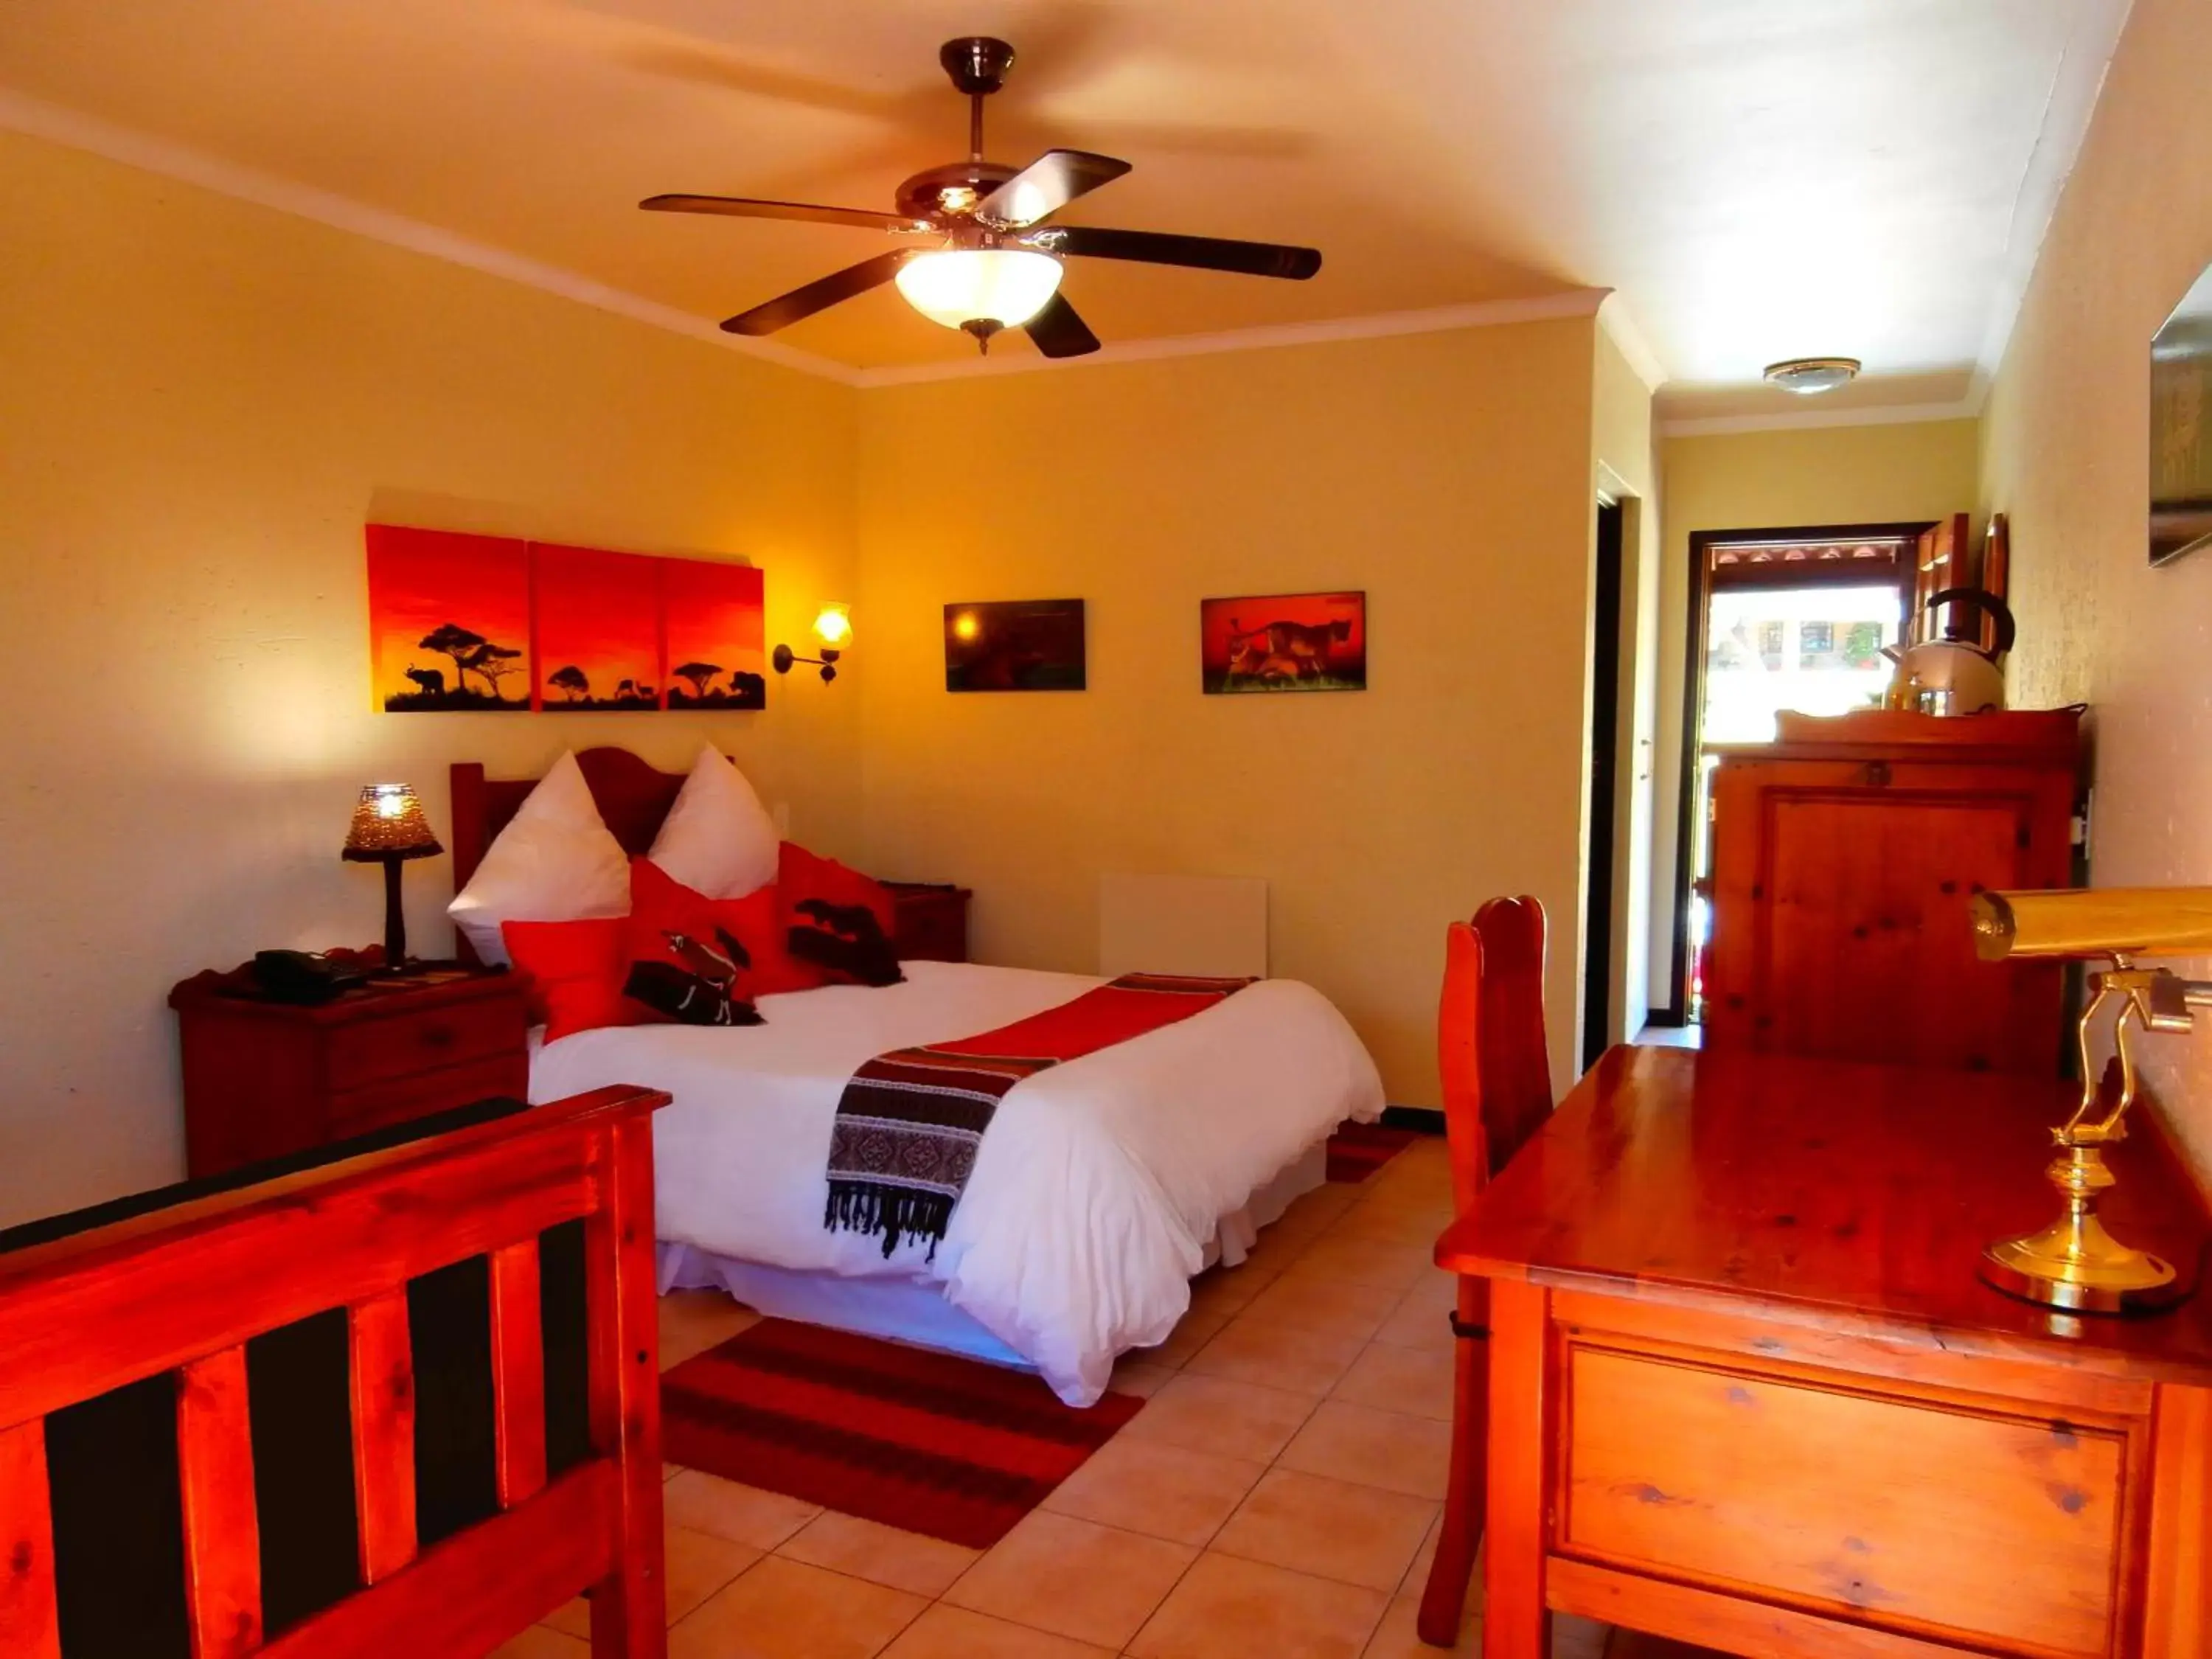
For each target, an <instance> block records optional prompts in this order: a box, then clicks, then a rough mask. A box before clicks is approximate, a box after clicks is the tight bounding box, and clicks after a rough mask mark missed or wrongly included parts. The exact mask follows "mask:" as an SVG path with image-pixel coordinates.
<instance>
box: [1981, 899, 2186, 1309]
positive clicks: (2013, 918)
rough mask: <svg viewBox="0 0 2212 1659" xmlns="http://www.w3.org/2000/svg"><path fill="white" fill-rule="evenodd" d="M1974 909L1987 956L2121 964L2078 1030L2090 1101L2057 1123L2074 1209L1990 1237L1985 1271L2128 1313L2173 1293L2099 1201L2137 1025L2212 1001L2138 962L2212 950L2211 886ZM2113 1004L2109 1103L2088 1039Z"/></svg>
mask: <svg viewBox="0 0 2212 1659" xmlns="http://www.w3.org/2000/svg"><path fill="white" fill-rule="evenodd" d="M1972 915H1973V925H1974V945H1975V949H1976V951H1977V953H1978V955H1979V956H1980V957H1982V959H1983V960H1984V961H1985V962H1994V961H1997V960H1999V959H2001V958H2002V957H2088V958H2090V959H2093V960H2094V959H2098V958H2101V959H2103V960H2104V961H2106V962H2107V963H2110V964H2111V966H2110V967H2108V968H2106V969H2103V970H2102V971H2101V972H2098V973H2093V974H2091V975H2089V987H2090V993H2091V994H2090V998H2089V1006H2087V1008H2085V1009H2083V1010H2082V1011H2081V1023H2080V1024H2079V1025H2078V1026H2077V1027H2076V1028H2075V1048H2076V1054H2077V1057H2078V1059H2079V1060H2080V1064H2081V1104H2080V1105H2079V1106H2077V1107H2076V1108H2075V1110H2074V1115H2073V1116H2071V1117H2069V1118H2068V1119H2067V1120H2066V1121H2065V1122H2064V1123H2063V1125H2061V1126H2060V1127H2058V1128H2056V1129H2054V1130H2052V1131H2051V1139H2053V1140H2054V1141H2056V1142H2057V1145H2058V1147H2059V1153H2058V1157H2057V1159H2056V1160H2055V1161H2053V1163H2052V1164H2051V1167H2050V1169H2049V1170H2047V1171H2046V1172H2045V1173H2046V1174H2048V1176H2050V1179H2051V1185H2052V1186H2054V1187H2056V1188H2058V1191H2059V1193H2060V1194H2061V1195H2062V1196H2063V1198H2064V1199H2065V1200H2066V1209H2065V1212H2064V1213H2063V1215H2061V1216H2060V1217H2059V1218H2057V1220H2056V1221H2054V1222H2052V1223H2051V1225H2049V1226H2048V1227H2045V1229H2043V1231H2040V1232H2036V1233H2027V1234H2024V1235H2023V1236H2021V1237H2018V1238H2002V1239H1999V1240H1997V1241H1996V1243H1993V1244H1991V1245H1990V1247H1989V1249H1986V1250H1984V1252H1983V1253H1982V1255H1983V1260H1982V1277H1983V1278H1984V1279H1987V1280H1988V1281H1989V1282H1990V1284H1992V1285H1996V1287H1997V1288H1998V1289H1999V1290H2001V1291H2010V1292H2011V1293H2012V1294H2013V1295H2015V1296H2020V1297H2027V1299H2028V1300H2029V1301H2031V1302H2040V1303H2042V1304H2045V1305H2046V1306H2049V1307H2054V1308H2067V1309H2071V1310H2075V1311H2088V1312H2093V1313H2120V1312H2124V1311H2126V1310H2130V1309H2136V1308H2155V1307H2158V1306H2160V1305H2162V1304H2166V1303H2168V1302H2171V1301H2173V1300H2174V1299H2175V1297H2176V1296H2177V1294H2178V1291H2177V1290H2176V1281H2175V1274H2174V1271H2173V1268H2172V1265H2171V1264H2170V1263H2168V1262H2166V1261H2161V1260H2160V1258H2159V1257H2157V1256H2154V1255H2150V1254H2148V1252H2146V1251H2142V1250H2137V1249H2131V1248H2130V1247H2129V1246H2128V1245H2125V1244H2123V1243H2121V1242H2120V1241H2119V1240H2118V1239H2117V1238H2114V1237H2112V1234H2111V1233H2110V1232H2108V1231H2106V1227H2105V1224H2104V1223H2103V1222H2102V1221H2101V1220H2100V1219H2099V1218H2098V1216H2097V1200H2099V1199H2100V1197H2102V1196H2103V1195H2104V1194H2105V1193H2106V1191H2108V1190H2109V1189H2110V1188H2112V1186H2114V1185H2115V1184H2116V1182H2117V1177H2116V1176H2114V1175H2113V1174H2112V1170H2110V1169H2109V1168H2107V1167H2106V1164H2105V1148H2106V1146H2110V1145H2112V1142H2114V1141H2116V1140H2122V1139H2126V1137H2127V1126H2126V1124H2125V1123H2124V1122H2123V1121H2122V1120H2123V1119H2124V1117H2125V1116H2126V1115H2127V1111H2128V1108H2129V1107H2130V1106H2132V1105H2134V1104H2135V1102H2136V1085H2137V1082H2138V1076H2137V1073H2136V1051H2135V1040H2134V1036H2133V1033H2134V1032H2136V1031H2139V1030H2140V1031H2154V1032H2167V1031H2187V1030H2191V1028H2192V1027H2193V1026H2194V1025H2195V1024H2196V1019H2197V1010H2198V1009H2199V1008H2205V1007H2212V981H2201V980H2189V979H2183V978H2181V977H2180V976H2179V975H2176V974H2174V973H2173V972H2172V971H2171V970H2170V969H2165V968H2139V967H2137V966H2136V957H2189V956H2201V955H2203V954H2204V953H2205V952H2206V951H2212V888H2206V887H2176V888H2156V887H2103V888H2095V887H2093V888H2081V889H2075V890H2063V891H2057V892H2037V893H1983V894H1979V895H1978V896H1976V897H1975V899H1974V902H1973V906H1972ZM2114 1005H2117V1009H2116V1012H2114V1014H2113V1018H2112V1044H2113V1048H2114V1049H2115V1051H2116V1053H2117V1054H2118V1060H2119V1069H2120V1090H2119V1097H2118V1099H2117V1100H2114V1101H2112V1102H2110V1103H2107V1102H2106V1100H2105V1098H2104V1094H2103V1091H2102V1090H2101V1088H2100V1086H2099V1080H2098V1077H2097V1073H2096V1070H2095V1068H2094V1067H2093V1066H2091V1064H2090V1054H2089V1044H2090V1030H2091V1027H2092V1025H2093V1024H2094V1022H2095V1021H2096V1018H2097V1017H2098V1015H2100V1013H2102V1012H2105V1010H2106V1008H2108V1007H2112V1006H2114Z"/></svg>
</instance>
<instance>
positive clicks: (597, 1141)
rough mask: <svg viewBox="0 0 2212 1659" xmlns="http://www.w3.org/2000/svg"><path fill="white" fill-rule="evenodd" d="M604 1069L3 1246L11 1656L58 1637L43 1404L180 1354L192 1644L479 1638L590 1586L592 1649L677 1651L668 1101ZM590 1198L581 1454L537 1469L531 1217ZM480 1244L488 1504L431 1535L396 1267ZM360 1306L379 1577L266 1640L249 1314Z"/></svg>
mask: <svg viewBox="0 0 2212 1659" xmlns="http://www.w3.org/2000/svg"><path fill="white" fill-rule="evenodd" d="M667 1102H668V1097H667V1096H666V1095H665V1094H661V1093H659V1092H656V1091H651V1090H645V1089H632V1088H610V1089H600V1090H596V1091H592V1093H590V1094H586V1095H579V1096H577V1097H574V1098H573V1099H569V1100H565V1101H556V1102H554V1103H551V1104H550V1105H546V1106H541V1107H538V1108H535V1109H532V1110H530V1111H526V1112H521V1113H518V1114H514V1115H510V1116H506V1117H501V1118H498V1119H495V1120H493V1121H489V1122H485V1123H480V1124H477V1125H475V1126H472V1127H469V1128H465V1129H460V1130H457V1131H455V1132H453V1133H451V1134H448V1135H445V1136H441V1137H436V1138H434V1139H428V1140H422V1141H416V1142H412V1143H410V1144H408V1145H405V1146H398V1147H394V1148H392V1149H390V1150H388V1151H386V1152H374V1153H370V1154H368V1155H365V1156H363V1157H360V1158H350V1159H348V1160H345V1161H344V1162H342V1163H339V1164H331V1165H328V1166H326V1167H324V1168H321V1169H317V1170H308V1171H305V1172H303V1173H301V1174H299V1175H295V1176H287V1177H284V1178H283V1179H281V1180H276V1181H270V1182H263V1183H261V1184H260V1185H258V1186H255V1187H248V1188H242V1189H240V1190H239V1191H235V1192H231V1193H226V1194H220V1195H217V1196H215V1197H211V1198H207V1199H203V1200H198V1201H197V1202H195V1203H191V1204H185V1205H179V1206H173V1207H170V1208H167V1209H162V1210H155V1211H154V1212H149V1214H146V1215H142V1216H139V1217H137V1218H132V1219H131V1220H128V1221H123V1222H118V1223H116V1224H115V1225H112V1226H108V1227H103V1228H98V1229H95V1230H94V1231H89V1232H85V1233H81V1234H77V1235H75V1236H72V1237H67V1238H64V1239H60V1240H58V1241H55V1242H54V1243H48V1244H44V1245H39V1246H34V1247H33V1248H30V1249H23V1250H18V1251H15V1252H12V1253H10V1254H9V1255H5V1256H0V1654H5V1655H7V1656H8V1659H60V1652H61V1650H60V1634H59V1625H58V1616H59V1615H58V1608H57V1604H56V1597H55V1577H54V1565H53V1543H52V1537H53V1527H52V1504H51V1500H50V1498H49V1494H48V1491H47V1472H46V1451H45V1421H44V1419H45V1418H46V1415H47V1414H48V1413H52V1412H54V1411H56V1410H58V1409H60V1408H61V1407H64V1406H69V1405H73V1404H76V1402H78V1401H83V1400H88V1399H91V1398H93V1397H94V1396H97V1395H102V1394H105V1393H106V1392H108V1391H109V1390H110V1389H114V1388H116V1387H118V1386H120V1385H122V1384H124V1383H131V1382H135V1381H137V1380H138V1379H140V1378H142V1377H146V1376H154V1375H156V1374H158V1373H160V1372H163V1371H169V1370H174V1371H178V1372H179V1373H180V1376H179V1389H178V1406H177V1444H178V1459H179V1474H180V1477H181V1508H182V1521H183V1526H184V1535H185V1559H184V1566H185V1606H186V1613H187V1624H188V1627H189V1629H190V1632H191V1650H192V1653H193V1656H194V1659H247V1656H251V1655H254V1654H273V1655H279V1656H282V1659H339V1656H348V1659H351V1656H359V1659H371V1656H375V1659H384V1656H388V1655H391V1654H395V1653H404V1654H405V1655H406V1656H408V1659H475V1656H478V1655H481V1654H483V1653H484V1652H486V1651H487V1650H489V1649H491V1648H493V1647H495V1646H496V1645H497V1644H499V1643H500V1642H501V1641H502V1640H504V1639H505V1638H507V1637H509V1636H512V1635H513V1634H514V1633H515V1632H518V1631H520V1630H521V1629H522V1628H524V1627H525V1626H528V1625H531V1624H533V1623H535V1622H536V1621H538V1620H540V1619H543V1618H544V1617H545V1616H546V1614H548V1613H551V1612H552V1611H553V1610H554V1609H555V1608H556V1607H559V1606H560V1605H561V1604H562V1602H564V1601H567V1600H568V1598H569V1597H571V1596H573V1595H576V1594H577V1593H578V1592H580V1591H581V1590H584V1589H592V1590H593V1591H594V1595H593V1600H592V1651H593V1653H594V1654H595V1655H597V1656H599V1659H665V1654H666V1650H667V1638H666V1633H665V1622H664V1621H665V1592H664V1589H663V1574H662V1564H661V1492H660V1480H661V1466H660V1411H659V1340H658V1336H657V1327H656V1321H655V1312H654V1306H653V1124H652V1117H651V1114H652V1113H653V1112H654V1111H656V1110H657V1109H659V1108H660V1107H661V1106H664V1105H665V1104H666V1103H667ZM579 1216H580V1217H581V1218H583V1220H584V1232H585V1258H586V1260H585V1294H586V1306H587V1310H588V1311H587V1324H588V1331H587V1336H586V1340H587V1347H588V1360H589V1390H590V1396H589V1397H590V1402H591V1412H590V1415H591V1430H592V1455H591V1456H590V1458H589V1459H588V1460H587V1461H586V1462H584V1463H582V1464H580V1465H579V1466H578V1467H576V1468H573V1469H571V1470H569V1471H568V1473H566V1474H563V1475H562V1477H561V1478H560V1479H559V1480H556V1481H554V1482H553V1483H552V1484H551V1485H550V1486H548V1485H546V1484H545V1423H544V1353H543V1342H542V1339H541V1338H540V1336H539V1334H538V1323H537V1322H538V1276H539V1267H538V1235H539V1233H540V1232H541V1231H544V1229H545V1228H546V1227H549V1226H550V1225H554V1224H555V1223H556V1222H560V1221H563V1220H567V1219H569V1218H574V1217H579ZM476 1255H490V1256H491V1257H492V1259H493V1260H492V1281H493V1286H494V1289H493V1297H492V1310H493V1312H492V1319H493V1325H494V1329H493V1332H492V1346H493V1349H494V1354H495V1358H494V1378H493V1384H494V1398H495V1405H496V1410H497V1413H498V1448H499V1449H498V1467H499V1471H500V1501H501V1511H500V1513H499V1514H497V1515H495V1516H492V1517H491V1518H490V1519H489V1520H486V1521H483V1522H477V1524H476V1525H474V1526H471V1527H468V1528H464V1529H463V1530H462V1531H460V1532H459V1533H457V1534H453V1536H452V1537H450V1538H448V1539H447V1540H445V1541H443V1542H441V1544H439V1545H438V1546H436V1547H435V1548H434V1549H432V1550H431V1551H430V1552H429V1553H428V1554H426V1555H420V1556H418V1554H417V1541H416V1525H415V1486H416V1478H415V1445H414V1440H415V1435H414V1421H415V1400H414V1372H413V1364H412V1356H411V1353H410V1338H409V1330H408V1312H407V1282H408V1280H409V1279H412V1278H415V1277H416V1276H418V1275H420V1274H422V1273H426V1272H428V1271H430V1270H432V1269H434V1268H436V1267H444V1266H446V1265H447V1264H449V1263H452V1262H454V1261H463V1260H465V1259H467V1258H469V1257H472V1256H476ZM334 1307H343V1308H345V1309H346V1310H347V1330H348V1346H349V1359H350V1371H351V1394H352V1410H353V1444H354V1469H353V1473H354V1488H355V1494H356V1505H357V1509H356V1515H357V1519H358V1521H359V1524H360V1534H361V1564H360V1565H361V1577H362V1581H363V1584H364V1588H363V1589H360V1590H359V1591H357V1592H356V1593H355V1594H353V1595H349V1596H347V1597H345V1598H344V1599H343V1600H342V1601H338V1602H337V1603H336V1604H335V1605H333V1606H331V1607H326V1608H325V1609H324V1610H323V1611H322V1612H320V1613H316V1614H314V1615H313V1616H312V1617H310V1618H308V1619H307V1620H303V1621H301V1623H300V1624H299V1625H297V1626H294V1627H293V1628H292V1629H291V1630H290V1631H289V1632H286V1633H285V1634H284V1635H283V1637H282V1638H279V1639H278V1640H276V1642H274V1643H270V1644H268V1645H266V1646H264V1645H263V1643H262V1634H263V1632H262V1628H261V1622H262V1611H261V1582H260V1538H259V1530H258V1528H259V1522H258V1516H257V1513H256V1509H255V1499H254V1476H253V1449H252V1419H251V1415H250V1410H251V1402H250V1401H249V1399H248V1395H247V1383H246V1347H245V1344H246V1340H247V1339H248V1338H250V1337H253V1336H257V1335H259V1334H263V1333H264V1332H267V1331H270V1330H273V1329H275V1328H278V1327H280V1326H283V1325H287V1324H289V1323H291V1322H293V1321H295V1320H297V1319H300V1318H301V1317H304V1316H307V1315H308V1314H311V1313H315V1312H319V1311H320V1310H324V1309H327V1308H334Z"/></svg>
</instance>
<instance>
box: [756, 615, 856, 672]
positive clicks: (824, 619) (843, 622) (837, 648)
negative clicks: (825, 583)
mask: <svg viewBox="0 0 2212 1659" xmlns="http://www.w3.org/2000/svg"><path fill="white" fill-rule="evenodd" d="M814 637H815V638H816V639H817V640H820V641H822V644H821V646H820V647H819V649H820V651H821V653H822V654H821V655H820V656H818V657H802V656H800V655H799V653H797V652H796V651H793V649H792V648H791V647H789V646H787V645H779V646H778V647H776V648H775V650H774V651H773V652H771V653H769V666H770V667H772V668H774V669H775V671H776V672H777V673H779V674H788V673H789V672H791V668H792V665H793V663H802V662H803V663H809V664H811V665H813V666H814V667H816V668H818V669H820V670H821V671H822V684H824V685H827V684H829V682H830V681H832V680H834V679H836V678H837V659H838V658H840V657H842V656H843V655H844V654H845V653H844V649H843V647H845V646H846V645H847V644H848V642H849V641H851V639H852V637H853V607H852V606H851V605H844V604H842V603H840V602H839V601H837V600H836V599H824V600H823V602H822V608H821V609H820V610H819V611H817V612H816V613H815V616H814Z"/></svg>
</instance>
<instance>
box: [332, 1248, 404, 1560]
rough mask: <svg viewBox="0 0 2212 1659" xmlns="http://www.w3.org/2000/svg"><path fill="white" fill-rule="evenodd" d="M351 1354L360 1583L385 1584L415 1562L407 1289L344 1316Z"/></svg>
mask: <svg viewBox="0 0 2212 1659" xmlns="http://www.w3.org/2000/svg"><path fill="white" fill-rule="evenodd" d="M346 1354H347V1372H348V1376H349V1378H350V1379H351V1384H352V1398H353V1494H354V1514H355V1516H356V1519H357V1521H358V1522H359V1523H360V1525H359V1536H360V1540H361V1582H362V1583H364V1584H380V1583H383V1582H384V1581H385V1580H386V1579H387V1578H389V1577H392V1574H393V1573H395V1572H397V1571H399V1570H400V1568H402V1567H404V1566H405V1565H407V1564H408V1563H409V1562H410V1561H412V1560H413V1559H415V1356H414V1352H413V1347H412V1345H411V1343H410V1339H409V1334H408V1329H407V1291H406V1287H405V1285H404V1284H403V1285H401V1287H400V1288H399V1289H398V1290H396V1291H386V1293H385V1294H384V1295H382V1296H379V1297H371V1298H370V1299H369V1300H368V1301H367V1302H364V1303H362V1304H360V1305H359V1306H358V1307H354V1308H349V1309H347V1310H346Z"/></svg>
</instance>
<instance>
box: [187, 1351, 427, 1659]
mask: <svg viewBox="0 0 2212 1659" xmlns="http://www.w3.org/2000/svg"><path fill="white" fill-rule="evenodd" d="M411 1461H412V1460H411V1459H410V1465H411ZM177 1473H178V1475H179V1487H180V1490H181V1493H182V1497H183V1499H184V1510H185V1620H186V1624H187V1626H188V1628H189V1629H190V1631H191V1641H192V1659H246V1656H247V1655H249V1654H252V1653H254V1652H257V1651H258V1650H259V1649H260V1646H261V1527H260V1522H259V1519H258V1516H257V1514H256V1512H255V1509H254V1498H253V1429H252V1421H251V1419H249V1418H248V1417H247V1415H246V1345H245V1344H244V1343H242V1342H241V1343H238V1344H236V1345H234V1346H231V1347H228V1348H224V1349H222V1351H221V1352H216V1353H211V1354H210V1355H208V1356H207V1357H206V1358H204V1359H195V1360H193V1361H192V1362H191V1364H189V1365H186V1366H185V1367H183V1369H182V1370H181V1371H180V1372H179V1376H178V1378H177Z"/></svg>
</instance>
